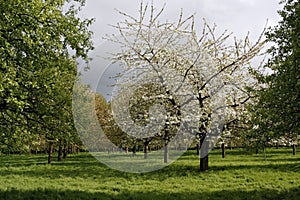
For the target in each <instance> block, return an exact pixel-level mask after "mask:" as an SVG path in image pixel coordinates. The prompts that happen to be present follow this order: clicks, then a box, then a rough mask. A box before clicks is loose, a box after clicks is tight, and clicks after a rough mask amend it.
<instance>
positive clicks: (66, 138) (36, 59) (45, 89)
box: [0, 0, 92, 162]
mask: <svg viewBox="0 0 300 200" xmlns="http://www.w3.org/2000/svg"><path fill="white" fill-rule="evenodd" d="M82 6H84V0H74V1H71V0H58V1H41V0H33V1H21V0H16V1H0V10H1V17H0V47H1V48H0V58H1V62H0V144H1V147H2V151H3V148H4V149H11V150H12V151H14V152H19V151H28V147H29V146H30V145H31V143H33V142H36V141H34V138H44V139H45V140H46V142H47V144H48V145H49V162H51V152H52V149H53V145H54V144H59V146H62V145H67V144H69V143H72V142H78V137H77V136H76V131H75V129H74V124H73V119H72V109H71V104H72V103H71V102H72V87H73V83H74V80H75V78H76V76H77V66H76V59H77V58H82V59H83V60H86V61H87V60H88V56H87V54H88V51H89V50H90V49H92V43H91V39H90V37H91V32H90V31H89V30H88V26H89V25H90V24H91V23H92V20H89V19H84V20H82V19H80V18H78V17H77V13H78V11H79V10H80V8H81V7H82ZM25 146H27V149H26V147H25ZM24 148H25V149H24Z"/></svg>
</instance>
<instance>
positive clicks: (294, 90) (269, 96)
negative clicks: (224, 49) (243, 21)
mask: <svg viewBox="0 0 300 200" xmlns="http://www.w3.org/2000/svg"><path fill="white" fill-rule="evenodd" d="M281 3H284V4H285V5H284V8H283V10H281V11H279V14H280V16H281V17H282V20H281V21H280V22H279V24H278V25H277V26H275V27H273V28H271V29H270V30H269V31H268V32H267V33H266V37H267V40H268V42H270V43H271V44H272V47H271V48H269V49H268V53H269V54H270V56H271V57H270V59H269V60H268V62H267V63H266V65H265V66H264V69H265V71H267V72H269V73H262V72H261V71H256V72H255V73H256V75H257V78H258V80H259V81H260V84H261V88H260V89H259V90H258V91H257V95H258V98H257V100H256V102H255V103H254V104H253V106H252V107H251V108H250V113H251V114H250V116H251V119H250V121H249V125H250V127H249V128H250V132H249V133H248V134H247V136H248V140H249V141H250V142H251V140H252V141H253V142H254V143H256V146H261V147H263V148H264V147H265V146H266V143H268V142H270V141H272V140H273V139H276V140H280V139H282V138H287V139H289V140H290V141H292V142H294V143H295V142H297V139H298V135H299V131H300V123H299V121H300V80H299V79H300V42H299V40H300V21H299V19H300V3H299V1H298V0H284V1H282V2H281Z"/></svg>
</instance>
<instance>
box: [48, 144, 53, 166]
mask: <svg viewBox="0 0 300 200" xmlns="http://www.w3.org/2000/svg"><path fill="white" fill-rule="evenodd" d="M52 153H53V143H52V142H49V150H48V164H51V162H52Z"/></svg>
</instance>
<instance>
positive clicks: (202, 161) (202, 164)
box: [200, 154, 208, 172]
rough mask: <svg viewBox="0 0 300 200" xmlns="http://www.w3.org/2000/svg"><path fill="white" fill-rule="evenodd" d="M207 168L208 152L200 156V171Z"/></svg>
mask: <svg viewBox="0 0 300 200" xmlns="http://www.w3.org/2000/svg"><path fill="white" fill-rule="evenodd" d="M207 170H208V154H207V155H206V156H204V157H201V158H200V171H201V172H204V171H207Z"/></svg>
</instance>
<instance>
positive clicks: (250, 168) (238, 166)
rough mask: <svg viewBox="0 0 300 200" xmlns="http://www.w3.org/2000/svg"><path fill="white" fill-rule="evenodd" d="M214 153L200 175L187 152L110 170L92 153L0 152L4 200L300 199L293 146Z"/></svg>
mask: <svg viewBox="0 0 300 200" xmlns="http://www.w3.org/2000/svg"><path fill="white" fill-rule="evenodd" d="M226 153H227V157H226V158H225V159H222V158H221V152H220V150H214V151H212V152H211V153H210V157H209V159H210V169H209V171H207V172H204V173H199V172H198V168H199V163H198V162H199V161H198V157H197V156H196V155H194V152H187V153H186V154H184V155H183V156H182V157H180V159H179V160H178V161H176V162H174V163H172V164H171V165H169V166H167V167H165V168H163V169H161V170H158V171H154V172H150V173H143V174H131V173H125V172H120V171H117V170H113V169H110V168H108V167H106V166H105V165H103V164H101V163H99V162H98V161H97V160H96V159H94V158H93V157H92V156H91V155H89V154H88V153H80V154H76V155H70V157H69V158H68V159H67V160H65V161H63V162H53V164H52V165H48V164H46V158H47V157H46V155H10V156H4V155H2V156H0V199H8V200H9V199H101V200H105V199H143V200H144V199H154V200H159V199H176V200H177V199H214V200H215V199H222V200H223V199H233V200H234V199H258V200H259V199H300V156H299V154H298V155H295V156H293V155H292V154H291V149H286V148H281V149H273V148H272V149H268V150H267V160H264V156H263V155H262V154H258V155H256V154H251V153H249V152H245V151H243V150H241V149H238V150H227V152H226Z"/></svg>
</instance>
